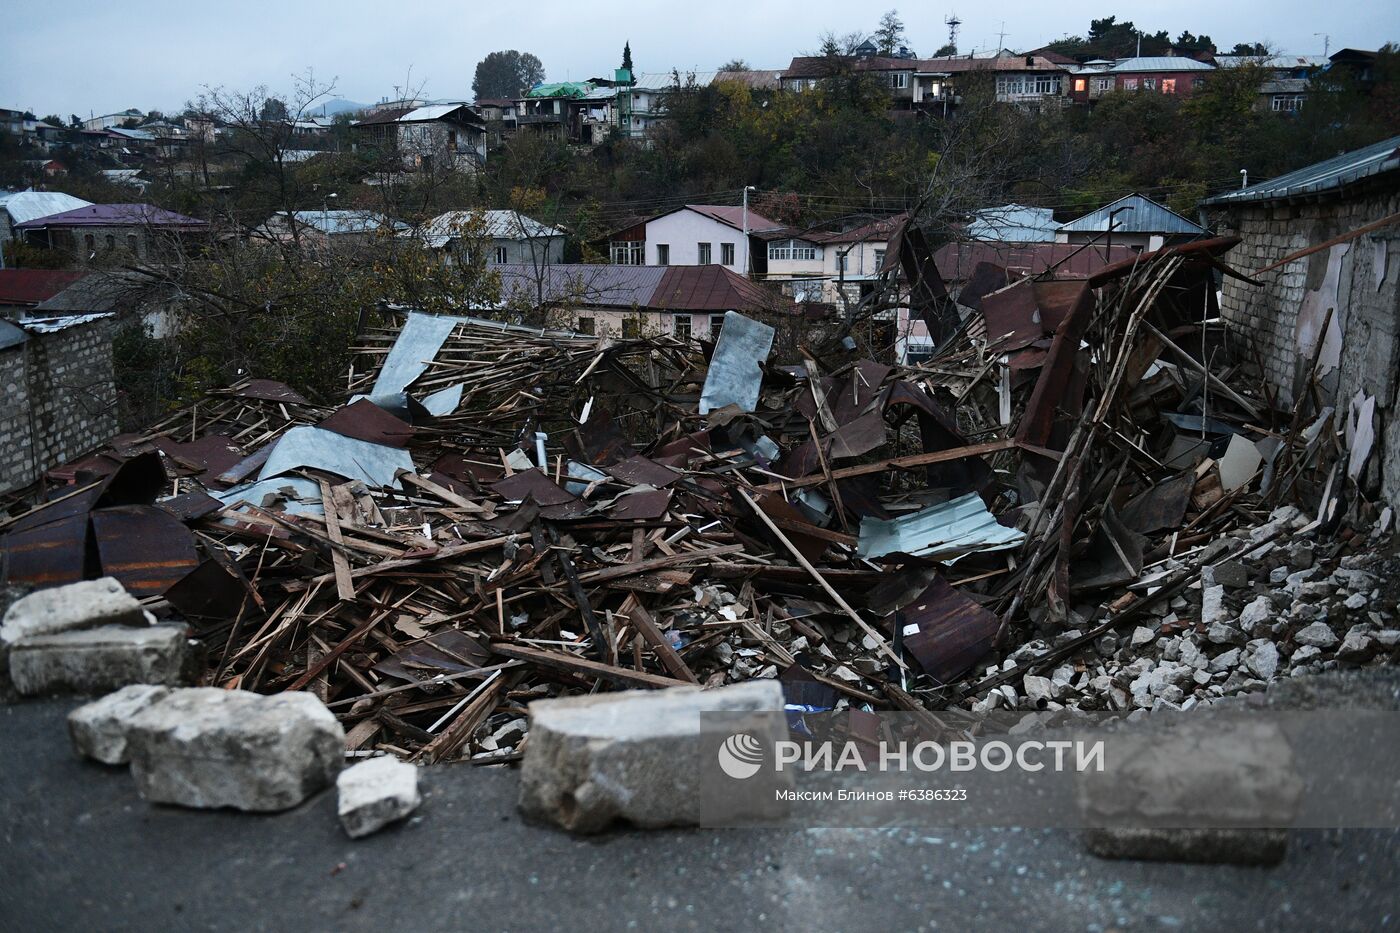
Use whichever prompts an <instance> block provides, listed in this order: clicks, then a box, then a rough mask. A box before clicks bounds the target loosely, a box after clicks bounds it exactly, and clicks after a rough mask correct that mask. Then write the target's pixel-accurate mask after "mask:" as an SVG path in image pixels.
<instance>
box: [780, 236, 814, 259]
mask: <svg viewBox="0 0 1400 933" xmlns="http://www.w3.org/2000/svg"><path fill="white" fill-rule="evenodd" d="M816 258H817V248H816V247H815V246H813V245H812V244H811V243H806V242H803V241H802V240H774V241H773V242H772V243H769V244H768V260H769V261H770V262H773V261H777V262H811V261H812V260H814V259H816Z"/></svg>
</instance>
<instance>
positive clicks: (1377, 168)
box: [1202, 136, 1400, 204]
mask: <svg viewBox="0 0 1400 933" xmlns="http://www.w3.org/2000/svg"><path fill="white" fill-rule="evenodd" d="M1397 168H1400V136H1392V137H1391V138H1389V139H1386V140H1382V141H1381V142H1378V143H1374V144H1373V145H1370V146H1366V147H1364V148H1362V149H1355V150H1352V151H1351V152H1347V153H1344V154H1342V155H1339V156H1336V157H1335V158H1331V159H1327V160H1325V161H1322V162H1317V163H1315V164H1313V165H1309V166H1307V167H1306V168H1300V169H1298V170H1296V171H1293V172H1289V173H1288V174H1286V175H1280V176H1278V177H1277V178H1271V179H1269V180H1268V181H1263V182H1260V183H1259V184H1257V185H1250V186H1249V187H1248V188H1242V189H1240V190H1238V191H1227V192H1225V193H1224V194H1218V195H1216V196H1215V197H1213V198H1207V199H1206V200H1205V201H1203V202H1202V203H1204V204H1242V203H1247V202H1250V201H1273V200H1278V199H1281V198H1294V197H1298V196H1300V195H1305V194H1319V193H1321V192H1324V191H1334V190H1336V189H1338V188H1341V187H1343V186H1345V185H1350V184H1354V183H1355V182H1358V181H1361V180H1362V179H1363V178H1370V177H1372V176H1374V175H1379V174H1381V173H1382V172H1393V171H1395V170H1396V169H1397Z"/></svg>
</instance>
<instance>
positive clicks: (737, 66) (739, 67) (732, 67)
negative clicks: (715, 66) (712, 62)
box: [719, 58, 753, 71]
mask: <svg viewBox="0 0 1400 933" xmlns="http://www.w3.org/2000/svg"><path fill="white" fill-rule="evenodd" d="M719 70H720V71H752V70H753V67H752V66H751V65H750V64H749V63H748V62H746V61H744V60H743V59H742V58H731V59H730V60H729V61H727V62H725V63H724V64H723V65H720V66H719Z"/></svg>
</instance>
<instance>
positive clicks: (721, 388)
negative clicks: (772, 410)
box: [700, 311, 776, 415]
mask: <svg viewBox="0 0 1400 933" xmlns="http://www.w3.org/2000/svg"><path fill="white" fill-rule="evenodd" d="M774 333H776V332H775V331H774V330H773V328H771V327H769V326H768V325H767V324H762V323H760V322H758V321H755V320H752V319H750V318H746V317H744V316H743V315H742V314H737V313H735V312H733V311H726V312H724V326H723V327H722V328H720V332H719V340H718V341H717V342H716V344H715V352H714V356H713V357H712V358H711V360H710V368H709V370H708V371H707V372H706V373H705V387H704V389H702V390H701V392H700V414H702V415H706V414H709V413H710V412H712V411H714V410H715V409H718V408H723V407H725V406H726V405H738V406H739V410H740V411H753V410H754V409H755V408H756V407H757V406H758V392H759V389H760V388H761V387H762V384H763V362H764V361H765V360H766V359H768V352H769V351H770V350H771V349H772V348H773V335H774Z"/></svg>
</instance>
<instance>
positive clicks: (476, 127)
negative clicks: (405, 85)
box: [351, 102, 486, 172]
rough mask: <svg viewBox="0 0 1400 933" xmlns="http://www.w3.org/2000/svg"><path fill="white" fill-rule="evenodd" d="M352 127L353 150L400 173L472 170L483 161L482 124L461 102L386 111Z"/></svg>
mask: <svg viewBox="0 0 1400 933" xmlns="http://www.w3.org/2000/svg"><path fill="white" fill-rule="evenodd" d="M351 128H352V130H353V131H354V133H355V137H356V143H355V146H356V148H357V149H358V148H361V147H363V148H364V149H365V150H366V151H373V152H379V153H381V154H382V155H385V156H388V157H389V158H390V160H391V161H393V162H394V163H396V165H397V167H398V168H401V169H402V170H404V171H410V172H412V171H431V170H433V169H445V170H448V171H459V172H474V171H476V170H477V169H478V168H479V167H480V166H481V165H483V164H484V163H485V161H486V121H485V119H484V118H483V117H482V116H481V114H479V113H478V112H477V111H475V110H474V109H472V108H471V107H469V106H468V105H467V104H464V103H460V102H458V103H446V104H428V105H425V106H420V107H394V108H389V109H384V110H380V111H378V112H375V113H371V114H369V115H367V116H366V117H364V118H363V119H361V120H357V121H356V122H355V123H353V124H351Z"/></svg>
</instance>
